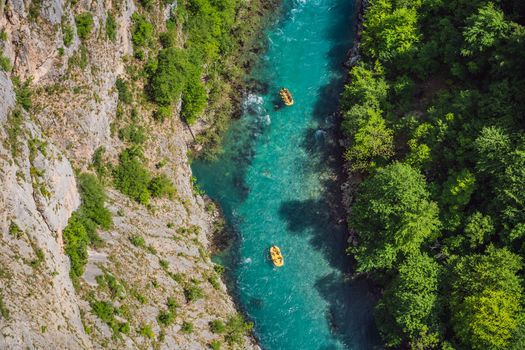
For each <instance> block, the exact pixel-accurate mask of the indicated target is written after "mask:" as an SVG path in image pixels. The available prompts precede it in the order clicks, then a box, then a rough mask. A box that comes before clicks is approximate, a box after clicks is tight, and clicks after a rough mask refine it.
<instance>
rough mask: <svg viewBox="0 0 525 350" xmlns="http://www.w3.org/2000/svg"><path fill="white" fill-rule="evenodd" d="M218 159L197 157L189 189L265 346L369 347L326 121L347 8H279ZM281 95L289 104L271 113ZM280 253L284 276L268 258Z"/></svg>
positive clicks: (299, 4)
mask: <svg viewBox="0 0 525 350" xmlns="http://www.w3.org/2000/svg"><path fill="white" fill-rule="evenodd" d="M282 6H283V8H282V11H281V12H280V13H279V19H278V20H276V21H275V23H274V24H273V25H272V26H270V28H268V31H267V40H268V49H267V50H266V51H265V53H264V54H263V55H262V56H261V59H260V64H259V66H258V67H257V68H256V69H255V70H254V73H253V79H255V80H256V81H257V82H258V84H257V85H258V88H257V89H254V92H252V93H250V94H247V96H246V98H245V100H244V103H243V108H244V113H243V116H242V118H240V119H239V120H237V121H235V122H234V123H233V125H232V126H231V128H230V129H229V131H228V133H227V135H226V137H225V141H224V145H223V148H224V152H223V153H222V154H221V155H220V156H219V157H218V159H216V160H215V161H212V162H207V161H202V160H201V161H195V162H194V163H193V165H192V168H193V172H194V174H195V176H196V177H197V179H198V182H199V185H200V187H201V188H202V189H204V190H205V191H206V193H207V194H208V195H209V196H210V197H211V198H213V199H214V200H216V201H217V202H218V203H219V204H220V205H221V207H222V209H223V211H224V215H225V217H226V220H227V222H228V224H229V227H230V228H231V230H232V231H233V232H234V233H235V237H236V238H237V239H236V240H235V242H234V244H233V246H232V247H231V248H230V249H229V250H227V251H226V252H225V253H224V254H223V256H222V257H220V258H222V262H223V263H224V264H225V265H226V267H227V273H228V277H229V280H230V281H232V285H231V288H232V291H233V293H234V294H235V296H236V298H237V299H238V302H239V304H240V306H241V308H242V309H243V311H244V312H245V313H246V315H247V316H248V318H249V319H250V320H251V321H253V322H254V324H255V335H256V337H257V338H258V340H259V342H260V344H261V346H262V347H263V349H272V350H274V349H275V350H309V349H312V350H321V349H322V350H328V349H330V350H331V349H372V348H376V347H377V345H376V344H377V338H378V337H377V333H376V331H375V329H374V326H373V323H374V322H373V317H372V308H373V306H372V302H371V297H370V296H369V295H368V292H367V288H366V285H365V284H364V283H363V282H355V281H352V280H350V278H349V274H350V272H351V271H352V270H351V268H352V267H351V266H350V259H349V257H348V256H347V255H346V254H345V247H346V245H347V243H346V236H347V233H346V230H345V224H344V218H345V216H344V214H343V213H342V211H341V208H340V198H339V186H340V184H339V182H338V180H337V174H338V172H339V170H338V169H340V164H339V159H340V154H341V150H340V148H339V147H338V146H337V144H338V141H337V139H338V138H337V135H336V125H337V123H338V121H337V119H336V118H335V117H334V113H335V111H336V110H337V100H338V96H339V94H340V92H341V90H342V86H343V80H344V74H345V73H344V72H345V70H344V69H343V68H342V66H341V63H342V62H343V61H344V59H345V53H346V51H347V50H348V48H350V47H351V44H352V37H353V28H354V21H355V2H354V1H353V0H302V1H298V0H285V1H284V3H283V5H282ZM283 86H284V87H287V88H289V89H290V91H291V92H292V94H293V96H294V99H295V105H294V106H292V107H284V106H281V105H280V101H279V95H278V90H279V88H280V87H283ZM273 244H275V245H278V246H279V247H280V248H281V250H282V252H283V254H284V258H285V265H284V267H282V268H275V267H273V265H272V264H271V262H270V261H269V259H268V248H269V247H270V246H271V245H273Z"/></svg>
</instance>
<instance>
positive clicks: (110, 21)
mask: <svg viewBox="0 0 525 350" xmlns="http://www.w3.org/2000/svg"><path fill="white" fill-rule="evenodd" d="M106 35H107V36H108V39H109V40H111V41H113V42H115V40H117V21H115V17H114V16H113V15H112V14H111V13H108V16H107V17H106Z"/></svg>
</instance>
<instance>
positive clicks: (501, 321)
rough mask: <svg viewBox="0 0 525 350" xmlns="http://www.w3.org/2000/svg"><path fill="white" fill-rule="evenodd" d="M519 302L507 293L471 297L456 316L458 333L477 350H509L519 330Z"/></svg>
mask: <svg viewBox="0 0 525 350" xmlns="http://www.w3.org/2000/svg"><path fill="white" fill-rule="evenodd" d="M518 310H519V300H516V299H514V298H513V297H512V296H509V295H508V294H506V293H505V292H503V291H495V290H491V289H486V290H484V291H483V292H481V293H480V294H475V295H471V296H467V297H466V298H465V301H464V302H463V303H462V304H461V306H460V308H459V310H458V311H457V312H456V314H455V317H454V321H455V326H454V330H455V332H456V334H457V336H458V338H460V339H461V341H462V342H463V343H464V344H466V345H467V346H469V348H470V349H473V350H486V349H494V350H495V349H507V346H508V345H509V340H510V337H511V335H512V332H513V331H514V330H515V329H516V327H517V326H518V322H517V313H518Z"/></svg>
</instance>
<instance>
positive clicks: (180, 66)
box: [149, 47, 188, 106]
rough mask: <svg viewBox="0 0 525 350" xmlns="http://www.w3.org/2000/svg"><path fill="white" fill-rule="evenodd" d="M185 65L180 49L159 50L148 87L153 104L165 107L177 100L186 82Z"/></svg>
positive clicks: (184, 55)
mask: <svg viewBox="0 0 525 350" xmlns="http://www.w3.org/2000/svg"><path fill="white" fill-rule="evenodd" d="M187 65H188V60H187V55H186V53H185V52H184V51H183V50H182V49H178V48H173V47H170V48H167V49H163V50H160V52H159V56H158V64H157V68H156V70H155V72H154V73H153V75H152V76H151V78H150V86H149V90H150V95H151V98H152V99H153V100H154V101H155V102H157V103H158V104H160V105H164V106H167V105H170V104H172V103H173V102H175V100H176V99H178V98H179V96H180V94H181V92H182V89H183V87H184V85H185V82H186V70H187Z"/></svg>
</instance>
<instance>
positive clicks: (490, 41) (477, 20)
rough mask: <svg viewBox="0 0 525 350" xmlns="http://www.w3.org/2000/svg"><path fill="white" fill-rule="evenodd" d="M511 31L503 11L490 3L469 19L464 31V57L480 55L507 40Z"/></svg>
mask: <svg viewBox="0 0 525 350" xmlns="http://www.w3.org/2000/svg"><path fill="white" fill-rule="evenodd" d="M509 29H510V26H509V24H508V23H507V22H506V21H505V16H504V14H503V11H501V10H499V9H496V8H495V7H494V4H493V3H491V2H489V3H487V4H486V5H485V6H483V7H481V8H479V10H478V12H477V13H476V14H473V15H472V16H470V17H469V18H468V19H467V26H466V28H465V29H464V30H463V38H464V40H465V48H464V49H463V50H462V51H461V53H462V54H463V55H464V56H474V55H476V54H480V53H482V52H484V51H486V50H487V49H489V48H492V47H494V46H495V45H496V44H497V43H498V41H499V40H502V39H503V38H505V37H506V36H507V35H508V33H509Z"/></svg>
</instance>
